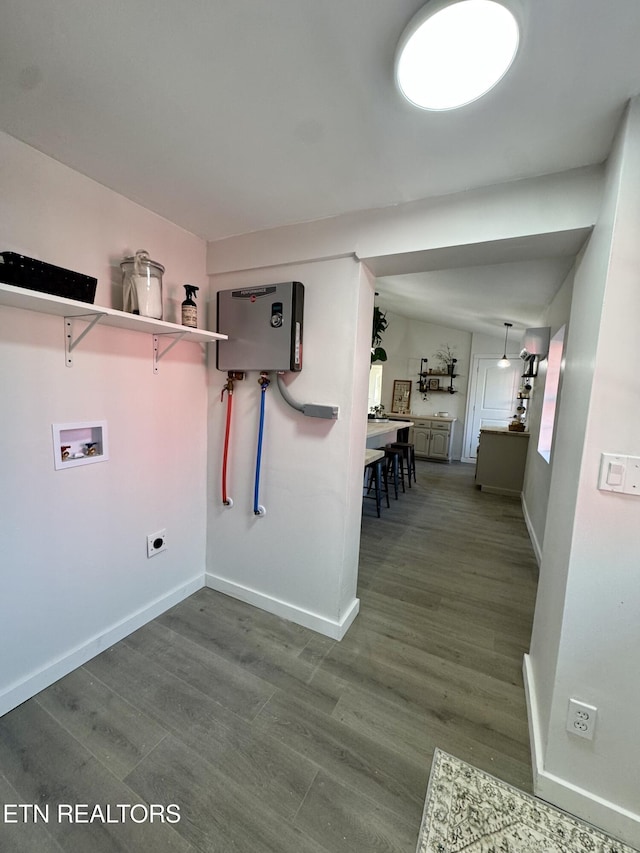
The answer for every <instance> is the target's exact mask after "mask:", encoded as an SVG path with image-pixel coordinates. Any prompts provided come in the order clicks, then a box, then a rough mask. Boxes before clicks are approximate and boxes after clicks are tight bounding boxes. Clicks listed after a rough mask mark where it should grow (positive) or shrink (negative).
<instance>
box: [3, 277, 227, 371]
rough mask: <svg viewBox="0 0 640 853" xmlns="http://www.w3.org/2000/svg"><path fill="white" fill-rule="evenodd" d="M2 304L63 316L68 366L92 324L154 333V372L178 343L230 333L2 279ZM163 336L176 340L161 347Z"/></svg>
mask: <svg viewBox="0 0 640 853" xmlns="http://www.w3.org/2000/svg"><path fill="white" fill-rule="evenodd" d="M0 305H6V306H7V307H9V308H23V309H25V310H27V311H38V312H40V313H41V314H53V315H54V316H57V317H64V321H65V359H66V364H67V367H71V366H72V365H73V351H74V349H75V348H76V346H77V345H78V344H79V343H80V341H81V340H82V339H83V338H84V337H85V335H86V334H88V332H90V331H91V329H93V327H94V326H95V325H96V324H97V323H100V325H102V326H115V327H116V328H118V329H127V330H129V331H133V332H146V333H147V334H150V335H152V336H153V371H154V373H157V372H158V362H159V361H160V359H161V358H162V357H163V356H164V355H166V354H167V352H169V350H170V349H171V348H172V347H173V346H174V345H175V344H177V343H178V341H191V342H193V343H202V344H210V343H214V342H215V341H220V340H223V341H224V340H227V335H221V334H219V333H217V332H208V331H207V330H206V329H191V328H189V327H187V326H181V325H179V324H177V323H167V322H165V321H164V320H154V319H152V318H151V317H141V316H139V315H138V314H129V313H127V312H126V311H117V310H116V309H115V308H103V307H102V306H99V305H92V304H90V303H88V302H78V301H76V300H75V299H64V298H63V297H61V296H51V295H50V294H48V293H38V292H37V291H35V290H27V289H26V288H23V287H15V286H14V285H12V284H3V283H2V282H0ZM78 320H79V321H81V322H83V323H86V325H85V326H84V328H83V329H82V331H80V332H79V333H78V334H76V335H75V337H74V333H75V327H76V322H75V321H78ZM162 336H167V337H172V338H174V340H173V342H172V343H170V344H169V345H168V346H166V347H165V348H164V349H163V350H160V347H159V339H160V338H161V337H162Z"/></svg>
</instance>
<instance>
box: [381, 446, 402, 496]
mask: <svg viewBox="0 0 640 853" xmlns="http://www.w3.org/2000/svg"><path fill="white" fill-rule="evenodd" d="M380 450H384V455H385V457H386V460H387V480H388V479H389V473H392V474H393V490H394V493H395V498H396V500H398V482H399V483H400V485H401V486H402V491H403V492H404V491H405V487H404V466H403V464H402V451H401V450H400V448H398V447H394V446H393V445H392V444H386V445H385V446H384V447H381V448H380Z"/></svg>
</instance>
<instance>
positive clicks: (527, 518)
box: [521, 492, 542, 568]
mask: <svg viewBox="0 0 640 853" xmlns="http://www.w3.org/2000/svg"><path fill="white" fill-rule="evenodd" d="M521 501H522V514H523V515H524V523H525V524H526V525H527V530H528V531H529V539H531V544H532V545H533V553H534V554H535V556H536V562H537V563H538V568H540V566H541V565H542V548H541V547H540V542H539V540H538V537H537V536H536V531H535V529H534V527H533V524H532V523H531V516H530V515H529V510H528V509H527V502H526V501H525V499H524V492H523V493H522V497H521Z"/></svg>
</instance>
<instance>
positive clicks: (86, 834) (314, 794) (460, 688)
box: [0, 462, 536, 853]
mask: <svg viewBox="0 0 640 853" xmlns="http://www.w3.org/2000/svg"><path fill="white" fill-rule="evenodd" d="M366 504H367V505H366V507H365V509H364V518H363V523H362V551H361V568H360V582H359V595H360V599H361V611H360V615H359V616H358V618H357V619H356V621H355V623H354V624H353V626H352V628H351V630H350V631H349V632H348V634H347V636H346V637H345V639H344V640H343V641H342V642H341V643H336V642H333V641H331V640H328V639H326V638H324V637H321V636H319V635H318V634H314V633H313V632H312V631H308V630H306V629H304V628H300V627H298V626H296V625H292V624H290V623H287V622H284V621H282V620H280V619H278V618H276V617H274V616H271V615H269V614H267V613H264V612H262V611H260V610H257V609H255V608H253V607H250V606H248V605H245V604H242V603H240V602H237V601H235V600H233V599H230V598H228V597H226V596H223V595H220V594H218V593H215V592H213V591H211V590H201V591H200V592H198V593H196V594H195V595H193V596H192V597H191V598H189V599H188V600H187V601H184V602H182V603H181V604H179V605H178V606H176V607H174V608H173V609H172V610H170V611H168V612H167V613H165V614H164V615H163V616H161V617H160V618H158V619H156V620H155V621H154V622H152V623H150V624H148V625H147V626H145V627H144V628H142V629H141V630H139V631H137V632H136V633H135V634H133V635H131V636H130V637H128V638H127V639H126V640H124V641H123V642H120V643H118V644H117V645H116V646H114V647H113V648H111V649H109V650H107V651H106V652H104V653H103V654H101V655H99V656H98V657H96V658H94V659H93V660H92V661H90V662H89V663H87V664H86V665H85V666H83V667H81V668H79V669H78V670H76V671H75V672H73V673H71V674H70V675H68V676H67V677H66V678H63V679H62V680H61V681H59V682H58V683H57V684H55V685H53V686H52V687H50V688H48V689H47V690H45V691H43V692H42V693H40V694H39V695H38V696H36V697H34V698H33V699H31V700H29V701H28V702H25V703H24V704H23V705H22V706H20V707H19V708H17V709H15V710H14V711H12V712H11V713H9V714H7V715H5V716H4V717H2V718H0V804H17V803H26V804H32V803H37V804H39V805H40V806H41V807H42V806H43V805H45V804H50V805H51V810H52V811H51V817H50V821H49V823H47V824H45V823H43V822H42V821H39V822H38V823H19V824H11V825H10V824H6V823H3V822H2V819H1V818H2V815H1V814H0V850H2V851H7V853H23V851H24V853H50V851H51V853H53V851H55V853H60V851H69V853H71V851H73V853H116V851H117V852H118V853H119V851H122V853H138V851H140V853H143V851H144V853H147V851H153V853H165V851H177V853H187V851H205V852H206V853H214V851H215V853H343V851H344V853H347V851H348V853H374V851H388V853H413V851H414V850H415V845H416V839H417V834H418V828H419V824H420V818H421V814H422V808H423V803H424V797H425V793H426V788H427V781H428V778H429V769H430V764H431V757H432V754H433V750H434V748H435V747H436V746H437V747H440V748H441V749H444V750H445V751H447V752H451V753H453V754H455V755H457V756H459V757H460V758H462V759H464V760H466V761H468V762H470V763H472V764H475V765H476V766H478V767H482V768H483V769H485V770H488V771H489V772H491V773H493V774H494V775H496V776H498V777H500V778H501V779H504V780H506V781H507V782H510V783H512V784H514V785H517V786H518V787H520V788H523V789H525V790H530V780H531V766H530V759H529V746H528V734H527V722H526V714H525V701H524V692H523V686H522V676H521V666H522V654H523V652H524V651H526V650H527V648H528V642H529V636H530V631H531V621H532V613H533V607H534V597H535V588H536V568H535V560H534V556H533V552H532V549H531V546H530V543H529V540H528V537H527V533H526V529H525V525H524V522H523V519H522V514H521V511H520V505H519V502H518V501H517V500H514V499H512V498H503V497H499V496H495V495H488V494H483V493H480V492H479V491H477V490H476V489H475V487H474V485H473V468H472V467H471V466H466V465H463V464H455V463H454V464H452V465H440V464H438V463H428V462H422V463H418V484H417V486H414V487H413V488H412V489H411V490H407V493H406V494H404V495H401V496H400V500H399V501H397V502H396V501H395V500H393V499H392V501H391V504H392V505H391V509H390V510H383V516H382V518H381V519H380V520H378V519H377V518H376V517H375V506H374V504H373V503H371V502H366ZM58 803H63V804H76V803H80V804H88V805H89V806H90V807H92V806H93V805H95V804H103V805H104V804H107V803H111V804H114V805H115V804H127V803H128V804H135V803H147V804H159V805H167V804H170V803H175V804H178V805H179V806H180V812H181V820H180V822H179V823H176V824H172V825H170V824H168V823H160V822H157V821H154V823H153V824H150V823H141V824H136V823H135V822H133V821H131V820H128V821H127V822H125V823H111V824H103V823H92V824H86V823H85V824H81V823H76V824H71V825H70V824H69V823H58V822H57V820H56V819H55V818H54V816H53V810H54V809H55V808H57V805H56V804H58ZM136 816H137V817H141V816H143V810H140V809H139V810H138V812H137V813H136Z"/></svg>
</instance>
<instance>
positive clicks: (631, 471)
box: [598, 453, 640, 495]
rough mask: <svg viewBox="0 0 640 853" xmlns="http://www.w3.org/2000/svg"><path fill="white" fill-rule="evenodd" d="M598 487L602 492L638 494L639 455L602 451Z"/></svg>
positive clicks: (639, 489)
mask: <svg viewBox="0 0 640 853" xmlns="http://www.w3.org/2000/svg"><path fill="white" fill-rule="evenodd" d="M598 488H599V489H600V490H601V491H603V492H621V493H623V494H626V495H640V456H621V455H618V454H615V453H603V454H602V456H601V457H600V475H599V477H598Z"/></svg>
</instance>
